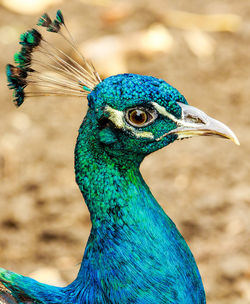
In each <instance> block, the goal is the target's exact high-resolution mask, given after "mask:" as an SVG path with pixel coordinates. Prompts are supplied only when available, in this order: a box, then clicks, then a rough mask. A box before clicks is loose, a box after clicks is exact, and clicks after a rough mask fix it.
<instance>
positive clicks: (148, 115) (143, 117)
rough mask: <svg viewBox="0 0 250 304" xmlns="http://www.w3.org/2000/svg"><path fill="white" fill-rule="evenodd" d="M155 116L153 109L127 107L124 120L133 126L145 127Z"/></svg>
mask: <svg viewBox="0 0 250 304" xmlns="http://www.w3.org/2000/svg"><path fill="white" fill-rule="evenodd" d="M156 118H157V113H156V111H155V110H153V109H146V108H142V107H140V108H139V107H138V108H132V109H128V110H127V112H126V120H127V122H128V123H129V124H131V125H132V126H134V127H138V128H140V127H145V126H147V125H149V124H150V123H152V122H153V121H154V120H155V119H156Z"/></svg>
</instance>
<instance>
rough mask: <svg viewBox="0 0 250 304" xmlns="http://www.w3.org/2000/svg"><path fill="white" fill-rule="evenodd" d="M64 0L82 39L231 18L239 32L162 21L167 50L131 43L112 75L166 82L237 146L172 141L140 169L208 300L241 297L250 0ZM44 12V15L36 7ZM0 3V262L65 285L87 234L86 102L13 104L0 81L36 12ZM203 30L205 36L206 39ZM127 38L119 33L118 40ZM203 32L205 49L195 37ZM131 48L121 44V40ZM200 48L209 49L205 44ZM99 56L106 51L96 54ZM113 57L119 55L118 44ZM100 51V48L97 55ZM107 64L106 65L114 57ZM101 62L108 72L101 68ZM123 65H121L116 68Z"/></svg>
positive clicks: (249, 255) (247, 285) (248, 175)
mask: <svg viewBox="0 0 250 304" xmlns="http://www.w3.org/2000/svg"><path fill="white" fill-rule="evenodd" d="M126 3H127V6H126V7H124V9H121V8H120V5H121V2H118V1H114V2H112V1H98V0H96V1H93V3H92V2H91V1H87V0H86V1H83V0H82V1H80V0H79V1H64V2H61V4H58V5H57V6H54V7H50V8H49V9H48V12H49V13H52V14H54V13H55V12H56V9H57V8H58V7H60V8H61V9H62V11H63V13H64V15H65V18H66V20H68V24H69V28H71V32H72V35H73V36H74V37H76V39H77V41H78V42H79V43H80V44H81V43H83V42H84V41H89V40H90V39H91V41H94V40H93V39H99V38H100V37H104V36H106V35H116V37H121V40H122V39H127V38H126V37H128V36H129V35H132V33H134V32H140V31H145V30H147V29H149V28H150V27H151V26H152V25H155V24H157V25H159V23H160V25H161V29H162V27H163V26H165V25H163V24H162V20H161V19H160V18H159V16H158V15H157V13H163V12H165V11H166V12H167V11H168V10H181V11H186V12H191V13H196V14H218V13H219V14H236V15H238V16H239V18H240V19H241V25H240V26H239V28H238V30H236V29H234V30H233V31H232V32H225V31H223V32H220V31H212V32H207V31H206V32H204V31H202V33H201V34H202V37H201V39H200V38H199V37H200V36H198V38H197V39H198V40H199V41H198V42H199V43H200V44H201V48H200V49H199V47H198V49H197V47H196V46H197V44H198V42H197V44H196V43H193V44H192V41H193V40H192V37H197V36H193V35H194V32H193V31H191V30H189V29H188V28H187V26H186V24H185V22H184V26H183V28H181V27H180V26H175V25H173V24H172V25H170V24H168V26H167V27H166V29H167V35H168V36H167V37H168V38H169V37H170V38H171V39H169V41H170V42H171V46H172V47H169V48H167V47H166V51H161V52H147V47H146V51H145V52H144V51H136V49H137V47H136V44H135V45H133V47H134V49H133V50H132V51H131V50H130V51H129V52H127V53H125V54H123V56H122V59H121V58H120V57H119V56H118V57H119V58H120V61H119V60H118V61H119V62H121V61H122V64H120V65H119V64H118V63H117V65H116V64H115V65H114V62H113V63H112V56H108V55H107V58H106V59H105V54H104V55H103V60H105V63H106V64H107V63H108V65H107V66H109V65H110V67H112V68H111V69H110V70H112V71H113V70H115V69H116V68H117V67H119V66H121V69H124V70H126V69H127V71H129V72H132V73H139V74H147V75H153V76H156V77H159V78H163V79H165V80H166V81H167V82H169V83H170V84H172V85H174V86H175V87H176V88H177V89H179V90H180V91H181V92H182V93H183V94H184V96H185V97H186V98H187V100H188V102H189V103H190V104H191V105H194V106H196V107H199V108H200V109H202V110H204V111H205V112H206V113H208V114H209V115H210V116H212V117H215V118H216V119H218V120H221V121H222V122H224V123H226V124H227V125H228V126H230V128H231V129H232V130H233V131H234V132H235V133H236V134H237V136H238V137H239V140H240V142H241V146H236V145H233V144H232V143H231V142H229V141H226V140H221V139H217V138H208V137H207V138H205V137H203V138H193V139H189V140H185V141H181V142H177V143H174V144H173V145H170V146H169V147H167V148H165V149H163V150H161V151H158V152H156V153H154V154H153V155H151V156H150V157H148V158H147V159H146V160H145V161H144V163H143V165H142V172H143V176H144V177H145V179H146V181H147V183H148V184H149V185H150V188H151V189H152V192H153V193H154V195H155V197H156V198H157V200H158V201H159V203H160V204H161V205H162V206H163V207H164V209H165V211H166V212H167V214H168V215H169V216H170V217H171V218H172V219H173V221H174V222H175V223H176V225H177V227H178V228H179V229H180V231H181V233H182V234H183V235H184V237H185V239H186V240H187V242H188V244H189V246H190V248H191V250H192V252H193V254H194V256H195V258H196V261H197V263H198V266H199V269H200V272H201V275H202V278H203V282H204V285H205V289H206V293H207V300H208V303H210V304H247V303H250V237H249V236H250V225H249V219H250V187H249V183H250V157H249V155H250V140H249V127H250V119H249V117H250V106H249V103H250V72H249V70H250V46H249V43H250V21H249V20H250V2H249V1H246V0H241V1H236V0H232V1H225V0H224V1H219V0H211V1H205V2H204V1H200V0H191V1H164V0H154V1H140V0H136V1H134V0H133V1H132V0H130V1H127V2H126ZM41 13H43V11H41ZM39 14H40V13H37V14H36V13H34V14H33V15H29V16H28V15H24V14H18V13H15V12H13V11H11V10H8V9H6V8H4V7H3V6H1V7H0V16H1V18H0V20H1V21H0V34H1V35H0V37H1V39H0V46H1V48H0V49H1V56H0V65H1V82H0V94H1V99H0V103H1V110H0V266H1V267H3V268H6V269H10V270H12V271H15V272H17V273H21V274H23V275H32V276H33V277H35V278H39V279H41V280H42V281H44V282H49V283H50V282H52V283H53V282H56V283H57V284H66V283H69V282H71V281H72V280H73V279H74V278H75V276H76V274H77V272H78V269H79V263H80V261H81V258H82V254H83V251H84V246H85V243H86V241H87V238H88V234H89V231H90V221H89V215H88V211H87V208H86V206H85V204H84V202H83V199H82V197H81V194H80V192H79V190H78V188H77V185H76V184H75V181H74V169H73V150H74V144H75V140H76V136H77V130H78V127H79V125H80V123H81V121H82V119H83V117H84V114H85V112H86V103H85V101H84V100H83V99H82V100H80V99H77V101H75V100H73V99H71V98H67V99H65V100H62V99H61V100H60V99H59V98H42V99H39V101H38V100H35V99H33V100H32V99H30V100H29V101H28V102H25V104H24V105H23V106H22V107H21V108H19V109H16V108H15V107H14V106H13V104H12V103H11V94H10V92H9V91H8V89H7V87H6V78H5V71H4V69H5V64H6V63H8V62H13V59H12V56H13V54H14V52H15V51H17V50H18V48H19V47H18V45H17V41H18V37H19V35H20V33H22V32H23V31H25V30H26V29H29V28H30V27H32V26H34V24H35V23H36V20H37V16H38V15H39ZM203 34H204V35H205V36H204V37H205V38H204V37H203ZM124 37H125V38H124ZM203 38H204V39H205V43H207V46H206V44H205V46H206V47H205V48H204V47H202V41H203V40H202V39H203ZM128 44H129V43H128ZM208 49H209V52H207V50H208ZM100 52H101V53H102V52H103V50H101V49H100ZM120 52H122V51H120ZM104 53H105V52H104ZM118 61H115V62H118ZM102 68H103V67H102V66H101V64H100V69H101V72H102V75H104V76H108V75H109V73H110V70H109V69H106V70H105V71H104V70H102ZM121 72H123V70H122V71H121Z"/></svg>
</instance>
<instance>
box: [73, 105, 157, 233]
mask: <svg viewBox="0 0 250 304" xmlns="http://www.w3.org/2000/svg"><path fill="white" fill-rule="evenodd" d="M92 115H93V113H92V112H91V110H89V112H88V114H87V116H86V117H85V119H84V121H83V123H82V125H81V127H80V129H79V136H78V139H77V144H76V149H75V173H76V181H77V183H78V186H79V188H80V190H81V192H82V194H83V197H84V199H85V202H86V204H87V206H88V208H89V211H90V215H91V220H92V224H93V228H95V227H97V226H98V225H100V224H101V223H102V224H103V222H105V221H107V222H109V223H111V222H113V221H119V220H120V219H121V218H123V220H124V216H125V213H126V212H129V211H130V209H131V211H132V210H133V212H134V210H135V209H136V208H141V207H142V206H138V203H137V204H135V203H136V202H139V204H140V197H141V198H142V197H145V195H146V196H147V197H148V198H150V200H149V201H151V200H153V201H154V202H155V200H154V198H153V196H152V195H151V193H150V190H149V188H148V187H147V185H146V184H145V182H144V180H143V179H142V177H141V174H140V172H139V166H140V163H141V161H142V160H143V158H144V156H143V155H129V154H128V153H124V154H120V155H119V153H121V152H119V151H118V152H117V153H116V156H113V155H109V154H108V153H107V152H106V151H105V148H104V144H102V143H101V142H100V140H99V138H98V136H100V131H99V129H98V126H97V125H96V124H97V123H96V120H95V119H93V116H92ZM157 205H158V204H157Z"/></svg>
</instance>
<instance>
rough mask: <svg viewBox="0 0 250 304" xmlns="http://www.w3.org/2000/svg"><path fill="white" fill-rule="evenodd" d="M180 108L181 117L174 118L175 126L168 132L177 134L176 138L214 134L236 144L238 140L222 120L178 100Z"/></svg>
mask: <svg viewBox="0 0 250 304" xmlns="http://www.w3.org/2000/svg"><path fill="white" fill-rule="evenodd" d="M178 105H179V106H180V107H181V109H182V118H181V119H176V121H175V122H176V124H177V128H176V129H174V130H172V131H170V132H169V133H168V134H177V136H178V139H182V138H188V137H193V136H209V135H215V136H219V137H223V138H226V139H230V140H231V141H233V142H234V143H235V144H236V145H240V142H239V140H238V138H237V137H236V135H235V134H234V133H233V131H232V130H231V129H229V128H228V127H227V126H226V125H224V124H223V123H222V122H220V121H218V120H216V119H213V118H211V117H209V116H208V115H207V114H205V113H204V112H202V111H201V110H199V109H197V108H195V107H192V106H190V105H186V104H183V103H180V102H178Z"/></svg>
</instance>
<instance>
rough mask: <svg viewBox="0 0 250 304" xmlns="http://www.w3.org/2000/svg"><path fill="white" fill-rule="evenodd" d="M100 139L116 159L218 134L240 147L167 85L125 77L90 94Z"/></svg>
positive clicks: (226, 131) (112, 79)
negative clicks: (184, 140)
mask: <svg viewBox="0 0 250 304" xmlns="http://www.w3.org/2000/svg"><path fill="white" fill-rule="evenodd" d="M87 98H88V101H89V107H90V111H91V112H93V116H92V117H94V119H96V121H97V123H98V128H99V131H98V133H99V140H100V142H101V143H102V144H103V145H104V147H105V149H106V150H107V151H108V153H110V154H117V153H121V151H122V152H123V153H131V152H134V153H139V154H142V155H147V154H149V153H151V152H154V151H156V150H158V149H161V148H162V147H165V146H167V145H168V144H170V143H172V142H173V141H175V140H178V139H183V138H188V137H192V136H198V135H216V136H219V137H224V138H228V139H231V140H232V141H233V142H235V143H236V144H239V142H238V139H237V137H236V136H235V135H234V133H233V132H232V131H231V130H230V129H229V128H228V127H227V126H226V125H224V124H223V123H221V122H219V121H217V120H215V119H213V118H211V117H209V116H207V115H206V114H205V113H204V112H202V111H200V110H198V109H197V108H195V107H192V106H190V105H188V103H187V101H186V99H185V97H184V96H183V95H182V94H180V93H179V91H178V90H177V89H175V88H174V87H172V86H171V85H169V84H167V83H166V82H165V81H164V80H161V79H157V78H155V77H151V76H141V75H136V74H121V75H116V76H111V77H109V78H106V79H105V80H103V81H102V82H101V83H99V84H98V85H97V86H96V87H95V88H94V89H93V91H92V92H91V93H90V94H89V95H88V97H87Z"/></svg>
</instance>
